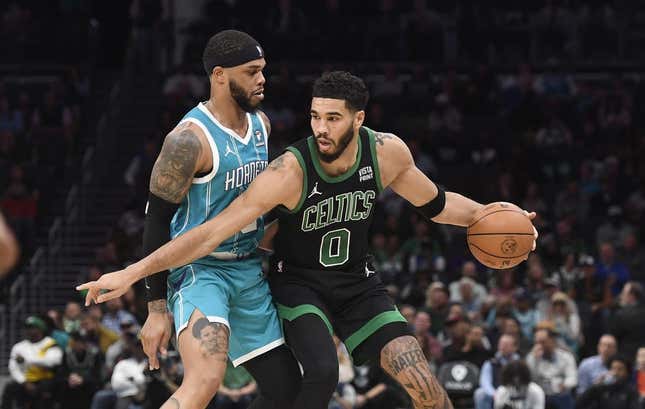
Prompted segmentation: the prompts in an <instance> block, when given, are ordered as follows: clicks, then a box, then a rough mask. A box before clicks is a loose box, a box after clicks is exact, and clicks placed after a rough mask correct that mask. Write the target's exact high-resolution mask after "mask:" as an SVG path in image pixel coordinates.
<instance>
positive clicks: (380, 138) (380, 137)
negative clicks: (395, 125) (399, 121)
mask: <svg viewBox="0 0 645 409" xmlns="http://www.w3.org/2000/svg"><path fill="white" fill-rule="evenodd" d="M396 139H398V138H397V136H396V135H394V134H393V133H388V132H376V131H374V140H375V141H376V143H378V144H379V145H381V146H383V145H385V142H386V141H387V140H396Z"/></svg>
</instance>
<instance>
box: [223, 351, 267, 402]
mask: <svg viewBox="0 0 645 409" xmlns="http://www.w3.org/2000/svg"><path fill="white" fill-rule="evenodd" d="M257 389H258V386H257V384H256V383H255V381H254V380H253V378H252V377H251V375H250V374H249V373H248V372H247V370H246V369H244V367H243V366H238V367H237V368H236V367H234V366H233V364H232V363H231V361H230V360H229V361H228V362H227V364H226V374H225V375H224V380H223V381H222V384H221V385H220V387H219V390H218V391H217V395H215V406H214V407H215V408H217V409H246V407H247V406H248V405H249V403H251V401H252V400H253V398H254V397H255V394H256V392H257Z"/></svg>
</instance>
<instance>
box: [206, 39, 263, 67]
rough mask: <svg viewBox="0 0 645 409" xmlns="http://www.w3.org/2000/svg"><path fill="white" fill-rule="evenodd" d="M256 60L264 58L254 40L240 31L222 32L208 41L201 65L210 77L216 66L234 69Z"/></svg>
mask: <svg viewBox="0 0 645 409" xmlns="http://www.w3.org/2000/svg"><path fill="white" fill-rule="evenodd" d="M258 58H264V50H263V49H262V47H260V43H258V42H257V41H256V40H255V38H253V37H251V36H250V35H248V34H247V33H244V32H242V31H237V30H224V31H220V32H219V33H217V34H215V35H214V36H212V37H211V38H210V39H209V40H208V43H206V47H205V48H204V54H203V55H202V63H203V64H204V70H206V75H210V74H211V72H212V71H213V68H215V67H217V66H221V67H235V66H238V65H242V64H245V63H247V62H249V61H252V60H255V59H258Z"/></svg>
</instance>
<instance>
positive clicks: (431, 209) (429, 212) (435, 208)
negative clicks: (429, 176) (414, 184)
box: [414, 183, 446, 220]
mask: <svg viewBox="0 0 645 409" xmlns="http://www.w3.org/2000/svg"><path fill="white" fill-rule="evenodd" d="M435 185H436V186H437V191H438V192H437V196H435V198H434V199H432V200H431V201H429V202H428V203H426V204H424V205H423V206H419V207H416V206H415V208H414V209H415V210H416V211H417V212H418V213H419V214H421V215H422V216H423V217H425V218H426V219H427V220H430V219H432V218H433V217H435V216H437V215H438V214H439V213H441V212H442V211H443V209H444V207H446V191H445V190H444V188H443V186H441V185H438V184H436V183H435Z"/></svg>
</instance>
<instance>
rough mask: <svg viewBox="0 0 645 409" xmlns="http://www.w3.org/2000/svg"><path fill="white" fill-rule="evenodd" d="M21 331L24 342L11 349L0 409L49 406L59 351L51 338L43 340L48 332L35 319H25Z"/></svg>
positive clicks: (43, 325) (61, 356)
mask: <svg viewBox="0 0 645 409" xmlns="http://www.w3.org/2000/svg"><path fill="white" fill-rule="evenodd" d="M24 330H25V339H24V340H22V341H20V342H18V343H17V344H15V345H14V346H13V347H12V348H11V355H10V357H9V373H10V375H11V381H10V382H9V383H8V384H7V385H6V386H5V389H4V393H3V395H2V409H12V407H13V405H14V404H17V405H19V407H25V406H27V407H32V408H35V409H38V408H43V409H44V408H45V407H48V406H49V405H50V404H51V399H52V394H53V392H54V374H55V370H56V367H58V366H59V365H60V364H61V362H62V359H63V351H62V350H61V349H60V347H59V346H58V345H56V341H54V339H53V338H51V337H48V336H45V334H46V333H47V331H48V328H47V325H46V324H45V321H43V320H42V319H40V318H39V317H37V316H34V315H32V316H29V317H27V319H26V320H25V323H24Z"/></svg>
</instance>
